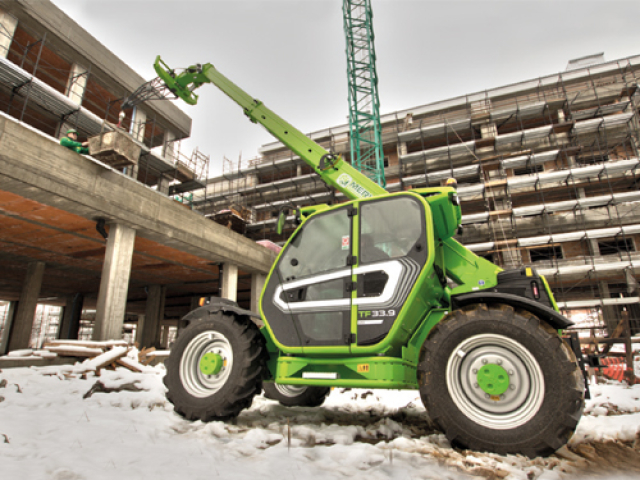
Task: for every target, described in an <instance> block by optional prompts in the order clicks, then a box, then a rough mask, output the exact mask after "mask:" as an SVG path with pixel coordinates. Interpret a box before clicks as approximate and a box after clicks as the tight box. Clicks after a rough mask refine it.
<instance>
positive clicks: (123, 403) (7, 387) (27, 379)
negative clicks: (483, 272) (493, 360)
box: [0, 365, 640, 480]
mask: <svg viewBox="0 0 640 480" xmlns="http://www.w3.org/2000/svg"><path fill="white" fill-rule="evenodd" d="M82 371H83V368H82V367H80V366H79V365H76V366H58V367H40V368H37V367H32V368H15V369H5V370H4V371H2V372H1V373H0V387H1V388H0V479H2V480H9V479H34V480H36V479H37V480H40V479H52V480H82V479H85V480H102V479H118V480H125V479H126V480H128V479H144V480H158V479H189V480H191V479H194V480H197V479H207V480H211V479H215V478H220V479H248V480H256V479H261V480H262V479H264V480H267V479H276V480H289V479H291V480H315V479H325V478H365V477H366V478H367V479H372V480H376V479H389V478H394V479H396V478H397V479H462V478H473V477H479V478H489V479H500V478H507V479H509V480H515V479H518V480H519V479H522V480H532V479H541V480H556V479H573V478H592V477H589V475H591V476H593V478H640V452H639V451H638V450H640V447H638V446H637V445H635V444H634V442H636V439H637V438H638V437H639V431H640V385H637V386H634V387H631V388H628V387H626V386H624V385H621V384H614V383H610V384H607V385H598V386H594V387H593V388H592V394H593V397H594V398H593V399H592V400H591V401H589V402H588V403H587V407H586V411H585V416H584V417H583V420H582V421H581V423H580V424H579V426H578V429H577V432H576V435H575V436H574V437H573V439H572V441H571V443H570V448H569V449H563V450H562V451H561V452H560V454H559V455H558V454H557V455H554V456H552V457H549V458H536V459H528V458H525V457H521V456H506V457H505V456H500V455H494V454H486V453H479V452H467V451H456V450H454V449H452V448H451V447H450V446H449V444H448V442H447V440H446V438H445V437H444V435H442V434H439V433H438V432H434V431H432V429H431V428H430V426H429V423H428V421H427V419H426V415H425V411H424V408H423V407H422V403H421V401H420V398H419V396H418V394H417V392H412V391H383V390H375V391H367V390H344V389H335V390H333V391H332V393H331V395H330V396H329V397H328V399H327V401H326V403H325V404H324V405H323V406H322V407H320V408H315V409H312V408H308V409H305V408H285V407H281V406H280V405H279V404H277V403H276V402H274V401H271V400H267V399H265V398H263V397H256V399H255V400H254V402H253V406H252V407H251V409H249V410H247V411H245V412H243V413H242V414H241V415H240V417H238V419H237V420H236V421H235V422H232V423H222V422H212V423H209V424H203V423H201V422H195V423H194V422H188V421H185V420H184V419H182V418H181V417H179V416H178V415H176V414H174V413H173V408H172V406H171V404H169V403H168V402H167V401H166V399H165V396H164V386H163V385H162V376H163V375H164V368H163V367H162V366H157V367H153V368H152V367H146V371H145V372H144V373H133V372H130V371H129V370H126V369H124V368H119V369H118V370H116V371H108V370H102V371H101V373H100V375H99V377H96V375H95V373H93V372H89V373H84V374H83V373H82ZM97 380H100V381H101V382H102V385H103V388H102V390H105V389H106V390H108V389H109V388H118V387H123V386H124V387H125V388H128V389H130V390H133V391H130V390H124V391H119V392H111V393H105V392H104V391H100V389H97V390H96V389H95V388H94V389H93V391H92V393H91V394H90V395H89V396H87V394H88V392H89V391H90V390H92V387H93V386H94V385H95V384H96V382H97ZM138 389H141V390H140V391H136V390H138ZM84 396H86V397H87V398H83V397H84ZM612 440H615V441H616V443H614V444H608V443H604V442H607V441H612ZM625 442H626V443H625ZM636 443H640V441H638V442H636ZM607 445H612V446H613V447H615V448H614V451H613V453H611V452H609V450H606V449H605V451H606V452H609V453H602V452H603V450H602V449H601V448H600V447H601V446H602V447H603V448H604V447H606V446H607ZM634 445H635V446H636V447H638V449H636V450H634V449H633V448H632V447H633V446H634ZM573 452H578V453H580V455H581V456H578V455H575V454H574V453H573ZM590 455H591V457H592V459H593V460H594V461H595V462H594V463H589V462H588V461H587V460H585V458H589V456H590ZM599 455H605V457H606V458H605V459H604V460H605V461H604V462H603V463H600V458H599ZM620 458H622V459H623V461H621V460H620ZM627 458H628V459H629V461H630V462H631V463H633V462H638V463H637V469H635V470H629V467H628V466H624V468H625V470H626V473H622V474H621V473H617V472H615V473H614V472H613V471H612V468H613V467H612V466H623V464H624V461H626V460H625V459H627ZM596 464H600V465H602V466H603V468H602V469H601V470H597V469H594V466H595V465H596ZM634 465H635V464H634ZM631 468H634V466H633V465H632V467H631Z"/></svg>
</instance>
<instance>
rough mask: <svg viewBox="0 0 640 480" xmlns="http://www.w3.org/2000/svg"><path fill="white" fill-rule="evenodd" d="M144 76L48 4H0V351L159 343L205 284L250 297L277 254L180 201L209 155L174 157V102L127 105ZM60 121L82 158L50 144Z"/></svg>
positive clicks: (182, 123) (24, 0) (182, 133)
mask: <svg viewBox="0 0 640 480" xmlns="http://www.w3.org/2000/svg"><path fill="white" fill-rule="evenodd" d="M147 83H148V82H145V79H143V78H142V77H141V76H140V75H139V74H138V73H136V72H135V71H134V70H133V69H132V68H131V67H129V66H128V65H126V64H125V63H124V62H122V60H120V59H119V58H118V57H117V56H116V55H115V54H113V53H112V52H111V51H109V50H108V49H107V48H106V47H105V46H104V45H102V44H101V43H100V42H99V41H98V40H96V39H95V38H94V37H93V36H92V35H91V34H90V33H89V32H87V31H85V30H84V29H83V28H82V27H81V26H79V25H78V24H77V23H76V22H74V21H73V20H72V19H71V18H69V17H68V16H67V15H65V14H64V12H62V11H61V10H60V9H59V8H57V7H56V6H55V5H54V4H53V3H51V2H49V1H45V0H13V1H10V2H2V4H0V355H2V354H4V353H6V352H7V351H15V350H20V349H25V348H27V347H29V346H31V347H40V346H41V345H42V343H43V342H45V341H47V340H50V339H52V338H61V339H78V338H80V339H91V338H92V339H94V340H107V339H112V338H117V339H119V338H122V336H123V335H124V336H126V337H127V338H128V339H130V340H134V339H136V340H138V341H139V342H140V344H141V345H142V346H168V344H169V343H170V333H172V332H173V333H175V330H176V328H177V322H178V321H179V319H180V318H181V317H182V316H183V315H185V314H186V313H187V312H189V311H190V310H192V309H193V308H194V306H196V305H197V302H198V299H199V298H200V297H201V296H203V295H210V294H212V293H213V294H220V295H221V296H223V297H225V298H228V299H232V300H237V301H238V302H239V303H240V304H241V305H243V306H244V307H246V308H250V307H251V305H252V302H253V304H254V305H255V303H256V302H257V299H258V295H259V293H260V291H261V281H262V280H263V279H264V274H266V272H268V271H269V268H270V266H271V264H272V263H273V259H274V253H273V252H271V251H269V250H267V249H266V248H264V247H262V246H260V245H256V243H255V242H252V241H250V240H248V239H246V238H244V237H242V236H241V235H239V234H236V233H234V232H231V231H229V230H228V229H226V228H224V227H222V226H220V225H218V224H216V223H215V222H212V221H210V220H209V219H207V218H205V217H204V216H203V215H202V214H200V213H199V212H197V211H195V210H193V209H192V208H191V205H189V204H188V202H187V201H186V200H187V198H188V197H189V196H190V193H189V192H191V191H192V190H193V189H194V188H198V187H200V188H202V187H204V185H205V183H204V180H205V178H206V174H207V171H208V162H209V160H208V158H207V157H206V156H205V155H202V154H201V153H200V152H198V151H196V152H194V153H193V154H192V155H189V156H184V155H181V154H180V149H179V143H180V140H181V139H183V138H186V137H188V136H189V134H190V131H191V119H190V118H189V117H188V116H187V115H186V114H185V113H183V112H182V111H181V110H180V109H179V108H178V107H177V106H175V105H174V104H172V103H171V102H145V103H142V104H141V103H139V104H138V105H137V106H135V107H134V108H127V106H126V105H127V104H126V103H125V101H126V100H127V99H130V98H132V96H136V95H141V96H142V98H141V99H146V98H154V95H153V93H154V90H153V89H147V90H142V91H141V90H140V87H141V86H142V85H146V84H147ZM147 86H148V87H152V86H153V85H147ZM156 96H157V95H156ZM138 99H140V97H138ZM123 108H124V112H125V114H126V115H125V117H124V118H121V117H120V115H119V112H120V111H121V110H122V109H123ZM70 129H75V130H76V131H77V133H78V135H79V138H80V139H82V140H83V141H84V140H85V139H88V141H89V153H90V154H91V155H79V154H78V153H76V152H75V151H71V150H69V149H67V148H65V147H64V146H62V145H60V141H59V140H60V138H61V137H63V136H65V134H66V132H67V131H68V130H70ZM120 142H123V143H120ZM94 146H95V148H94ZM185 197H187V198H185Z"/></svg>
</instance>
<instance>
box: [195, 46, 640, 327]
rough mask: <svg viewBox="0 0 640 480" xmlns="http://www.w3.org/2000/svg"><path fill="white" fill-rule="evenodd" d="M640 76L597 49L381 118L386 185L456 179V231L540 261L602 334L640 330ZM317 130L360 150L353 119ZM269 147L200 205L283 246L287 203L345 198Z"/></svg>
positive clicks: (563, 296) (496, 252) (484, 249)
mask: <svg viewBox="0 0 640 480" xmlns="http://www.w3.org/2000/svg"><path fill="white" fill-rule="evenodd" d="M639 74H640V56H634V57H629V58H625V59H621V60H617V61H609V62H605V61H604V57H603V55H602V54H600V55H593V56H590V57H584V58H581V59H577V60H574V61H571V62H569V65H568V66H567V69H566V71H563V72H562V73H558V74H555V75H548V76H544V77H540V78H536V79H533V80H527V81H523V82H521V83H516V84H512V85H506V86H502V87H498V88H494V89H491V90H486V91H482V92H477V93H472V94H468V95H464V96H460V97H456V98H451V99H446V100H442V101H439V102H435V103H432V104H429V105H423V106H419V107H415V108H411V109H407V110H404V111H398V112H394V113H390V114H386V115H383V116H382V118H381V124H382V140H383V144H384V157H385V158H384V164H385V177H386V179H387V189H388V190H389V191H391V192H394V191H401V190H408V189H412V188H415V187H427V186H438V185H443V184H444V182H445V181H446V180H447V179H448V178H449V177H455V178H456V179H457V182H458V192H459V196H460V197H461V200H462V212H463V217H462V223H463V226H464V229H463V233H462V234H461V235H458V237H457V238H458V240H459V241H461V242H462V243H463V244H465V245H466V246H467V247H468V248H470V249H471V250H472V251H474V252H475V253H476V254H478V255H480V256H482V257H485V258H487V259H490V260H491V261H493V262H494V263H496V264H497V265H500V266H501V267H503V268H505V269H506V268H518V267H522V266H533V267H535V268H536V269H537V270H538V272H540V273H542V274H544V275H546V277H547V279H548V280H549V282H550V284H551V286H552V288H553V290H554V293H555V295H556V299H557V301H558V303H559V306H560V308H561V309H562V310H563V311H564V312H565V314H567V315H568V316H569V317H571V318H572V319H573V320H574V321H577V322H578V323H580V324H581V325H583V326H585V327H596V328H592V331H593V330H597V329H599V328H606V327H608V328H609V329H610V331H612V330H611V329H613V328H614V327H615V326H616V325H617V324H618V323H619V321H620V320H621V319H623V318H625V317H628V318H629V320H630V324H631V328H632V331H633V332H634V333H637V332H638V331H640V309H639V305H638V301H639V298H638V284H637V280H636V277H637V274H638V273H639V272H640V256H639V254H638V253H637V249H638V248H640V213H639V212H638V210H637V207H638V205H640V203H639V202H640V188H639V186H638V182H637V169H638V167H639V166H640V160H639V157H638V141H639V139H640V129H639V123H638V120H639V117H638V107H639V102H640V95H639V94H638V76H639ZM310 137H311V138H312V139H314V140H316V141H317V142H318V143H319V144H321V145H322V146H323V147H325V148H326V149H328V150H330V151H333V152H336V153H339V154H341V155H343V156H344V157H345V158H350V152H349V126H348V125H340V126H336V127H331V128H327V129H326V130H321V131H318V132H313V133H311V134H310ZM260 154H261V157H260V158H258V159H255V160H252V161H250V162H246V163H245V164H241V165H232V164H231V162H228V163H227V164H226V166H225V170H224V172H223V174H222V175H221V176H219V177H217V178H213V179H209V180H208V185H207V188H206V191H205V190H200V194H199V195H198V194H196V198H195V204H196V206H197V208H198V209H200V210H201V211H203V212H204V213H206V214H207V215H209V216H213V217H214V218H218V219H219V221H220V223H225V224H228V225H229V226H230V227H231V228H234V229H236V230H237V231H239V232H242V233H243V234H245V235H246V236H248V237H250V238H252V239H271V240H273V241H276V242H279V241H282V240H283V239H284V238H285V237H278V236H277V235H276V233H275V224H276V219H275V218H274V217H273V216H272V212H273V211H274V210H276V209H277V208H280V207H282V206H284V205H287V204H292V205H293V206H304V205H311V204H316V203H331V202H341V201H343V200H344V198H343V197H341V195H340V194H339V193H336V192H335V191H333V190H331V189H329V188H328V187H327V186H326V185H325V184H324V183H323V182H322V181H321V180H320V179H319V177H318V176H317V175H316V174H315V173H313V172H312V171H311V169H310V168H309V167H307V166H306V165H305V164H304V163H303V162H302V161H301V160H300V158H298V157H296V156H295V155H293V154H292V152H291V151H289V150H288V149H287V148H285V147H284V146H283V145H282V144H281V143H279V142H274V143H270V144H267V145H264V146H263V147H262V148H261V149H260ZM205 193H206V195H205ZM292 218H293V217H291V219H292ZM289 226H290V229H289V230H288V231H287V232H286V233H285V234H288V233H290V232H291V229H292V228H293V227H294V225H293V223H291V224H290V225H289ZM596 333H597V332H596Z"/></svg>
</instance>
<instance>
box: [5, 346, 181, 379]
mask: <svg viewBox="0 0 640 480" xmlns="http://www.w3.org/2000/svg"><path fill="white" fill-rule="evenodd" d="M136 345H137V344H136ZM136 345H131V344H129V343H128V342H127V341H125V340H108V341H104V342H97V341H87V340H52V341H50V342H47V343H45V344H44V346H43V347H42V349H41V350H32V349H24V350H15V351H13V352H9V354H8V355H7V356H8V357H12V358H20V359H25V360H29V359H36V358H55V357H74V358H78V357H80V358H82V357H86V360H84V361H83V362H82V363H80V364H78V365H77V367H78V368H80V369H82V370H83V371H85V372H86V371H95V372H99V371H100V369H103V368H106V369H110V370H114V369H115V368H116V367H118V366H121V367H125V368H127V369H129V370H131V371H132V372H137V373H140V372H143V371H144V367H145V366H147V365H149V364H150V363H151V362H153V361H154V360H155V359H158V358H164V357H166V356H168V355H169V352H168V351H164V350H156V349H155V348H153V347H152V348H143V349H142V350H140V351H138V349H137V346H136Z"/></svg>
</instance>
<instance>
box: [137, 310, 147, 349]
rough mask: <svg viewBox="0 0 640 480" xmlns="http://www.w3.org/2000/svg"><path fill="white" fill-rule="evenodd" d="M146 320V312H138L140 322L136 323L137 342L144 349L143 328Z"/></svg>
mask: <svg viewBox="0 0 640 480" xmlns="http://www.w3.org/2000/svg"><path fill="white" fill-rule="evenodd" d="M145 320H146V319H145V316H144V313H140V314H138V324H137V325H136V342H138V345H140V348H141V349H142V330H143V329H144V322H145Z"/></svg>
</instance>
